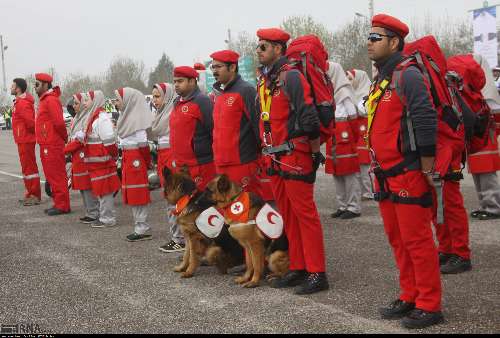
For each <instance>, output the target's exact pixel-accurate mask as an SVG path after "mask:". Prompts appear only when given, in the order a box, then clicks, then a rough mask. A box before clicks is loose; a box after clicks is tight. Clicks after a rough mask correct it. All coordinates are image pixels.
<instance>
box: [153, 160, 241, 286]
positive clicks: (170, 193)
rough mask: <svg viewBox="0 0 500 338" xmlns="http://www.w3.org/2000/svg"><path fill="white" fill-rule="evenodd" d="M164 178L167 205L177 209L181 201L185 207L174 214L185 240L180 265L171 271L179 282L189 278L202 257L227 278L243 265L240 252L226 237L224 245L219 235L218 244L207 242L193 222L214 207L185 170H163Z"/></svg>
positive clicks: (211, 201)
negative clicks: (231, 272) (229, 271)
mask: <svg viewBox="0 0 500 338" xmlns="http://www.w3.org/2000/svg"><path fill="white" fill-rule="evenodd" d="M163 177H164V179H165V181H164V182H165V191H164V193H165V199H166V200H167V201H168V203H169V204H171V205H177V208H179V203H180V201H181V200H182V199H184V204H185V205H183V206H182V207H181V208H182V210H176V213H178V214H177V215H176V216H177V224H179V226H180V229H181V231H182V233H183V235H184V237H185V239H186V251H185V253H184V258H183V260H182V263H181V264H180V265H178V266H176V267H175V269H174V271H175V272H178V273H181V277H182V278H191V277H193V276H194V273H195V272H196V270H197V269H198V267H199V266H200V258H202V257H205V256H206V259H207V261H208V262H209V264H210V265H215V266H216V267H217V268H218V270H219V272H220V273H222V274H227V270H228V269H229V268H232V267H234V266H237V265H239V264H242V262H243V249H242V248H241V247H240V246H239V245H238V243H237V242H236V241H235V240H234V239H232V238H231V237H230V236H229V234H228V233H227V234H226V236H225V237H227V238H230V240H226V241H224V240H223V238H224V234H222V235H221V236H219V237H220V238H219V240H218V241H214V240H210V239H208V238H206V237H205V236H204V235H203V234H202V233H201V232H200V231H199V230H198V228H197V227H196V219H197V218H198V217H199V216H200V214H201V213H202V212H203V211H205V210H207V209H208V208H210V207H213V206H214V205H215V203H214V202H213V200H212V199H210V197H209V195H208V194H207V193H206V192H199V191H198V190H197V188H196V184H195V182H194V181H193V180H192V179H191V177H190V176H189V173H188V170H187V168H185V169H183V170H181V171H180V172H179V173H176V174H173V173H172V172H171V171H170V170H169V169H168V168H165V169H164V170H163ZM226 232H227V230H226ZM221 238H222V240H221ZM220 242H222V244H220Z"/></svg>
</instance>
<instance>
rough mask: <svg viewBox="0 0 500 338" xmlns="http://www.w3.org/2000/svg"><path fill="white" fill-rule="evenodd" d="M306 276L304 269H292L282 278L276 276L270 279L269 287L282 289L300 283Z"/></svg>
mask: <svg viewBox="0 0 500 338" xmlns="http://www.w3.org/2000/svg"><path fill="white" fill-rule="evenodd" d="M306 277H307V272H306V271H305V270H298V271H296V270H292V271H289V272H288V273H287V274H286V275H285V276H283V277H282V278H278V279H275V280H273V281H272V283H271V287H272V288H273V289H284V288H291V287H294V286H297V285H300V284H302V283H303V282H304V280H305V279H306Z"/></svg>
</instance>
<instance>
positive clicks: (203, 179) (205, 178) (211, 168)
mask: <svg viewBox="0 0 500 338" xmlns="http://www.w3.org/2000/svg"><path fill="white" fill-rule="evenodd" d="M188 169H189V176H191V179H192V180H193V181H194V182H195V183H196V187H197V188H198V191H203V190H205V189H206V187H207V185H208V183H210V181H212V180H213V179H214V178H215V175H216V174H215V165H214V163H213V162H212V163H208V164H202V165H197V166H194V167H189V168H188ZM180 170H181V168H178V167H177V168H175V170H174V172H178V171H180Z"/></svg>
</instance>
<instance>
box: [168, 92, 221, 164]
mask: <svg viewBox="0 0 500 338" xmlns="http://www.w3.org/2000/svg"><path fill="white" fill-rule="evenodd" d="M212 114H213V104H212V101H210V99H209V97H208V96H206V95H204V94H202V93H201V92H200V90H199V89H197V90H196V91H195V92H194V93H193V94H192V95H191V96H190V97H188V98H186V99H185V100H182V99H180V98H177V99H176V102H175V106H174V109H173V111H172V114H171V116H170V145H171V149H172V156H173V159H174V161H175V166H176V167H181V166H184V165H186V166H188V167H193V166H198V165H203V164H208V163H212V162H213V160H214V156H213V151H212V142H213V136H212V131H213V126H214V122H213V115H212Z"/></svg>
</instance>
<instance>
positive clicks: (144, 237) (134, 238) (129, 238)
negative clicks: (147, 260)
mask: <svg viewBox="0 0 500 338" xmlns="http://www.w3.org/2000/svg"><path fill="white" fill-rule="evenodd" d="M152 239H153V236H152V235H139V234H136V233H135V232H134V233H133V234H130V235H128V236H127V241H129V242H142V241H150V240H152Z"/></svg>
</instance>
